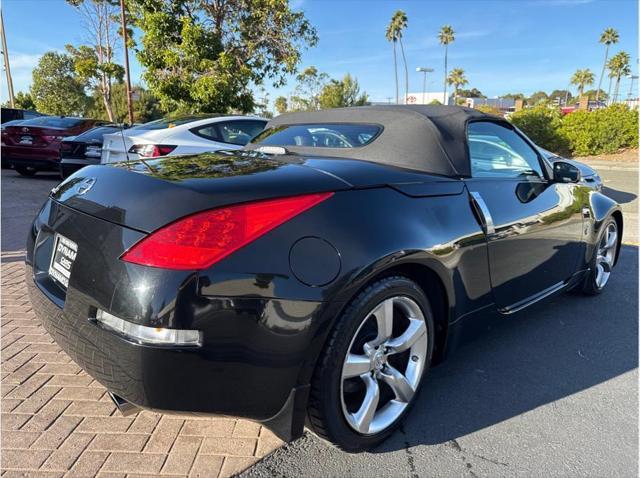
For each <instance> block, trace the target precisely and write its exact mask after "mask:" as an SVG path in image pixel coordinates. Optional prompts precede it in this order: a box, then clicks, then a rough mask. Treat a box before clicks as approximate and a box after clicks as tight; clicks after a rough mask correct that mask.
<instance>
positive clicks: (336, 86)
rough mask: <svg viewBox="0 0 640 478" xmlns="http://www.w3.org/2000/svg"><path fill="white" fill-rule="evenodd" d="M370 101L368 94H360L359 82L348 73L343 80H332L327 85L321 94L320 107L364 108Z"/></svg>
mask: <svg viewBox="0 0 640 478" xmlns="http://www.w3.org/2000/svg"><path fill="white" fill-rule="evenodd" d="M368 99H369V98H368V96H367V94H366V93H360V85H359V84H358V80H356V79H355V78H353V77H352V76H351V75H350V74H348V73H347V74H346V75H344V77H343V78H342V80H340V81H338V80H331V81H330V82H329V83H328V84H327V85H325V87H324V88H323V89H322V92H321V93H320V107H321V108H323V109H324V108H340V107H348V106H362V105H366V104H367V102H368Z"/></svg>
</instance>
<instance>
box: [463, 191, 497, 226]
mask: <svg viewBox="0 0 640 478" xmlns="http://www.w3.org/2000/svg"><path fill="white" fill-rule="evenodd" d="M469 195H470V196H471V202H472V203H473V205H474V207H475V209H476V211H477V212H478V215H479V216H480V220H481V221H482V229H484V233H485V234H493V233H494V232H496V228H495V226H494V225H493V218H492V217H491V212H490V211H489V208H488V207H487V203H485V202H484V199H482V196H481V195H480V193H477V192H475V191H471V192H469Z"/></svg>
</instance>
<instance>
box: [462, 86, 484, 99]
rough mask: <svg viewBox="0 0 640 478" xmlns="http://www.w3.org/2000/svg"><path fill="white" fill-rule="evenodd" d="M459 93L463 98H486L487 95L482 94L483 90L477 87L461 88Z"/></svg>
mask: <svg viewBox="0 0 640 478" xmlns="http://www.w3.org/2000/svg"><path fill="white" fill-rule="evenodd" d="M458 94H459V95H460V96H462V97H463V98H486V96H485V95H483V94H482V91H480V90H479V89H477V88H471V89H470V90H460V91H459V92H458Z"/></svg>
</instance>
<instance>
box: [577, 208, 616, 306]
mask: <svg viewBox="0 0 640 478" xmlns="http://www.w3.org/2000/svg"><path fill="white" fill-rule="evenodd" d="M610 224H614V225H615V226H616V231H618V223H617V222H616V220H615V219H614V218H613V217H610V218H608V219H607V220H606V221H605V222H604V223H603V224H602V228H601V231H600V234H599V235H598V241H597V242H596V247H595V248H594V250H593V256H592V257H591V261H590V262H589V272H587V275H586V277H585V279H584V283H583V284H582V289H581V290H580V292H582V293H583V294H584V295H598V294H600V293H601V292H602V291H603V290H604V288H605V287H606V284H604V285H603V286H602V287H599V286H598V284H597V281H596V278H597V259H598V250H599V247H600V243H601V242H602V239H603V237H604V235H605V234H606V232H607V230H608V228H609V225H610ZM618 234H620V232H619V231H618ZM619 245H620V240H618V242H617V244H616V246H615V249H614V251H613V252H614V254H613V256H614V257H617V253H618V250H617V249H618V247H619ZM607 283H608V282H607Z"/></svg>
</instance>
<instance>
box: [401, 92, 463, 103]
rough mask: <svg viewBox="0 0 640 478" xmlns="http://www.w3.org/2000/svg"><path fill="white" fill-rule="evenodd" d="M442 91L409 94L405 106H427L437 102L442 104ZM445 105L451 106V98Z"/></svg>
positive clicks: (451, 97)
mask: <svg viewBox="0 0 640 478" xmlns="http://www.w3.org/2000/svg"><path fill="white" fill-rule="evenodd" d="M443 97H444V91H427V92H425V93H422V92H420V93H409V94H408V95H407V101H406V104H408V105H428V104H431V103H434V102H435V101H437V102H438V103H441V104H442V99H443ZM445 104H453V96H450V97H449V98H447V102H446V103H445Z"/></svg>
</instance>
